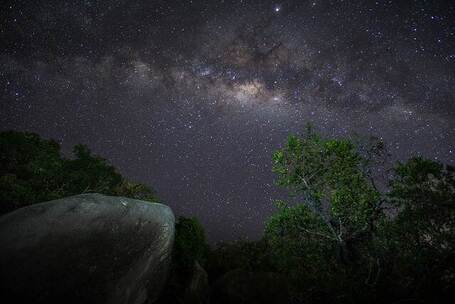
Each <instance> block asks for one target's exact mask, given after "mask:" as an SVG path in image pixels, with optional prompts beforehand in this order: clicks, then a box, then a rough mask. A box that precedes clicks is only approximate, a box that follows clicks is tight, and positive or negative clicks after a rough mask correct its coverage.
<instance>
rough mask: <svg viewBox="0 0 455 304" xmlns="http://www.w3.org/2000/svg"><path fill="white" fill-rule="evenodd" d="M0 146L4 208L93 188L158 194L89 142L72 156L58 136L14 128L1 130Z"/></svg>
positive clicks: (1, 206)
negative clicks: (131, 178)
mask: <svg viewBox="0 0 455 304" xmlns="http://www.w3.org/2000/svg"><path fill="white" fill-rule="evenodd" d="M0 151H1V152H0V214H1V213H5V212H8V211H12V210H14V209H17V208H20V207H23V206H26V205H30V204H34V203H41V202H45V201H49V200H53V199H58V198H62V197H65V196H70V195H75V194H80V193H88V192H96V193H103V194H108V195H118V196H127V197H131V198H137V199H143V200H148V201H156V200H157V198H156V196H155V194H154V191H153V190H152V189H151V188H149V187H147V186H145V185H143V184H139V183H134V182H130V181H128V180H127V179H125V178H124V177H123V176H122V175H121V174H120V173H119V172H118V171H117V170H116V169H115V168H114V167H113V166H112V165H111V164H109V162H108V161H107V160H106V159H103V158H101V157H99V156H96V155H93V154H91V152H90V150H89V149H88V147H87V146H85V145H76V146H75V147H74V149H73V153H74V157H73V158H66V157H64V156H63V155H62V153H61V152H60V146H59V144H58V143H57V142H55V141H53V140H44V139H42V138H40V137H39V136H38V135H37V134H33V133H23V132H15V131H8V132H2V133H0Z"/></svg>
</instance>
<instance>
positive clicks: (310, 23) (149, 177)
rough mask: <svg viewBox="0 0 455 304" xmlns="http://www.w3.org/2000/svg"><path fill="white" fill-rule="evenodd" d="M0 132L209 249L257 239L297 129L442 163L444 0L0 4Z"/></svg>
mask: <svg viewBox="0 0 455 304" xmlns="http://www.w3.org/2000/svg"><path fill="white" fill-rule="evenodd" d="M0 14H1V15H0V17H1V18H0V41H1V43H0V52H1V53H0V88H1V95H0V100H1V103H0V128H1V130H7V129H15V130H23V131H32V132H36V133H38V134H40V135H41V136H44V137H46V138H54V139H56V140H58V141H59V142H60V143H61V144H62V145H63V147H64V149H65V152H66V153H69V151H70V149H71V147H72V146H73V145H75V144H77V143H85V144H87V145H88V146H89V147H90V148H91V149H92V150H93V151H94V152H95V153H97V154H100V155H102V156H103V157H105V158H107V159H109V160H111V161H112V163H113V164H114V165H115V166H116V167H118V168H120V170H121V172H122V173H123V174H124V175H125V176H128V177H129V178H130V179H133V180H136V181H140V182H144V183H146V184H149V185H151V186H153V187H154V188H155V189H156V190H157V192H158V195H159V196H160V197H161V198H162V199H163V200H164V201H165V202H166V203H167V204H169V205H170V206H171V207H172V208H173V210H174V211H175V213H176V214H182V215H191V216H197V217H199V218H200V220H201V221H202V223H203V224H204V225H205V226H206V229H207V233H208V236H209V239H210V240H211V241H212V242H213V241H221V240H232V239H236V238H239V237H244V238H257V237H258V236H259V235H260V234H261V233H262V229H263V223H264V220H265V219H266V218H267V216H268V215H270V214H271V212H272V211H273V210H274V207H273V203H272V202H273V200H274V199H277V198H280V197H283V193H281V191H279V190H278V189H277V188H276V186H274V177H273V174H272V172H271V155H272V153H273V151H274V150H276V149H277V148H278V147H280V145H282V144H283V143H284V142H285V140H286V137H287V136H288V135H289V134H290V133H298V132H300V131H302V130H303V127H304V125H305V124H307V123H308V122H311V123H313V124H314V126H315V127H316V128H317V129H318V130H320V131H321V132H322V133H323V134H325V135H327V136H346V135H350V134H353V133H358V134H361V135H364V136H368V135H376V136H378V137H381V138H383V139H384V141H385V142H386V143H387V145H388V147H389V150H390V152H391V153H392V155H393V158H394V159H398V160H399V159H406V158H409V157H410V156H412V155H423V156H425V157H429V158H434V159H437V160H440V161H443V162H446V163H449V164H452V165H453V164H454V163H455V157H454V151H455V98H454V95H455V2H453V1H424V0H415V1H398V0H394V1H392V0H390V1H384V0H378V1H360V0H359V1H353V0H349V1H347V0H346V1H342V0H339V1H330V0H327V1H322V0H315V1H303V0H299V1H282V2H272V1H265V0H264V1H247V0H243V1H242V0H236V1H229V0H225V1H223V0H219V1H215V0H214V1H212V0H210V1H209V0H207V1H198V0H194V1H186V0H185V1H184V0H178V1H177V0H175V1H171V0H162V1H159V0H148V1H145V0H112V1H107V0H106V1H95V0H85V1H63V0H52V1H51V0H49V1H6V2H2V8H1V10H0Z"/></svg>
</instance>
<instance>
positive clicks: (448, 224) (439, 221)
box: [384, 157, 455, 299]
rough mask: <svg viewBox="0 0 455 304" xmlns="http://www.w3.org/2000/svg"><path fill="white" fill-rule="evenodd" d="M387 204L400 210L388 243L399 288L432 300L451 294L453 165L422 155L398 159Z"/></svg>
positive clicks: (454, 268) (454, 283)
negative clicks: (429, 296)
mask: <svg viewBox="0 0 455 304" xmlns="http://www.w3.org/2000/svg"><path fill="white" fill-rule="evenodd" d="M389 202H390V204H392V205H393V206H394V207H395V209H396V210H397V214H396V216H395V217H393V218H392V219H390V220H389V223H388V225H387V227H386V230H385V233H386V235H385V236H384V241H386V242H387V248H388V250H389V253H388V256H390V257H393V258H394V259H393V262H394V264H393V269H394V275H395V277H397V278H398V279H397V280H399V282H400V283H401V287H402V288H403V289H406V290H408V292H410V293H411V294H414V295H416V294H418V295H423V294H427V295H431V297H432V298H433V299H434V296H435V295H437V296H439V297H441V296H444V295H445V296H447V294H448V292H449V291H450V290H455V171H454V168H453V167H450V166H443V165H442V164H441V163H438V162H435V161H431V160H425V159H422V158H419V157H416V158H411V159H410V160H408V161H407V162H405V163H398V165H397V166H396V167H395V169H394V176H393V178H392V180H391V182H390V193H389ZM436 291H437V292H436Z"/></svg>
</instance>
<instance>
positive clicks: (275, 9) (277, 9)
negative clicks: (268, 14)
mask: <svg viewBox="0 0 455 304" xmlns="http://www.w3.org/2000/svg"><path fill="white" fill-rule="evenodd" d="M273 10H274V11H275V12H276V13H278V12H279V11H281V6H280V5H275V7H274V8H273Z"/></svg>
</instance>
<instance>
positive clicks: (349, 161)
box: [268, 127, 383, 264]
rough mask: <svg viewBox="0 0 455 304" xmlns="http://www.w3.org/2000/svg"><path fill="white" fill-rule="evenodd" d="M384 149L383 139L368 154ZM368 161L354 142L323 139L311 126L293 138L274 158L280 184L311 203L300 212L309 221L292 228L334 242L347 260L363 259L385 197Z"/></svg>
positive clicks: (338, 251) (344, 259) (379, 216)
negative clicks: (361, 253) (361, 249)
mask: <svg viewBox="0 0 455 304" xmlns="http://www.w3.org/2000/svg"><path fill="white" fill-rule="evenodd" d="M380 147H381V144H380V142H379V143H378V142H376V143H374V144H373V145H371V148H370V149H369V153H370V154H376V155H380V154H381V150H382V149H381V148H380ZM369 165H370V159H369V158H366V157H364V156H362V155H361V153H360V152H359V149H358V147H357V146H356V145H355V144H354V143H353V142H352V141H351V140H349V139H324V138H322V137H321V136H319V135H318V134H316V133H315V132H314V131H313V130H312V129H311V128H310V127H309V128H308V129H307V132H306V134H305V135H304V136H303V137H302V138H299V137H296V136H290V137H289V139H288V142H287V145H286V146H285V147H284V148H283V149H280V150H278V151H277V152H276V153H275V154H274V156H273V171H274V172H275V173H277V174H278V185H280V186H284V187H287V188H289V189H290V190H291V191H292V193H293V194H294V195H296V196H298V197H299V198H300V200H301V202H302V204H304V205H305V207H306V208H300V209H297V210H295V211H296V212H298V213H299V212H300V213H299V214H300V215H302V216H303V218H302V219H304V223H301V224H302V225H297V224H298V221H297V222H295V225H296V226H295V227H293V228H294V230H295V231H299V233H298V235H299V238H308V237H310V236H311V239H314V238H315V237H317V238H319V239H321V240H325V241H327V240H329V241H331V242H333V243H334V245H335V247H334V248H335V250H336V251H337V257H338V260H339V261H340V262H342V263H344V264H349V263H352V262H354V261H355V260H356V259H358V257H359V256H358V254H359V252H358V250H359V245H360V244H362V243H363V242H364V241H368V240H370V239H371V237H372V235H373V233H374V232H375V227H376V226H375V224H376V222H377V221H379V220H380V218H381V217H382V214H383V213H382V205H383V198H382V196H381V194H380V192H379V191H378V190H377V189H376V186H375V184H374V182H373V179H372V177H371V175H370V174H371V170H370V168H369ZM286 212H289V211H286V209H282V213H284V214H286ZM284 214H282V216H285V215H284ZM288 216H289V214H288ZM277 220H278V219H275V220H273V221H272V222H271V223H270V225H269V227H268V230H269V231H270V230H272V229H278V227H275V226H276V225H273V224H274V223H275V222H276V221H277ZM305 222H306V223H305ZM309 223H311V225H308V224H309Z"/></svg>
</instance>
